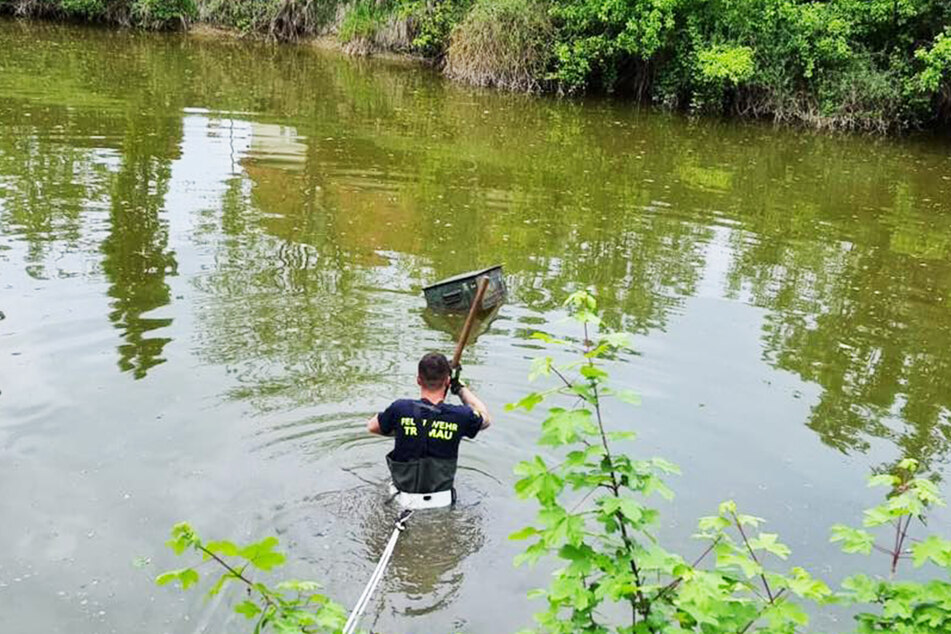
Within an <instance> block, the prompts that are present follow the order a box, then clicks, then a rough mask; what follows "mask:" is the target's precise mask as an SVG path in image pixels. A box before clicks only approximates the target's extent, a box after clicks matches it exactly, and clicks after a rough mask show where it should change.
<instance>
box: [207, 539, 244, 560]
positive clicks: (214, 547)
mask: <svg viewBox="0 0 951 634" xmlns="http://www.w3.org/2000/svg"><path fill="white" fill-rule="evenodd" d="M205 548H206V549H207V550H209V551H211V552H213V553H215V554H216V555H221V556H223V557H237V556H238V547H237V546H235V545H234V544H233V543H231V542H228V541H218V542H208V543H207V544H205Z"/></svg>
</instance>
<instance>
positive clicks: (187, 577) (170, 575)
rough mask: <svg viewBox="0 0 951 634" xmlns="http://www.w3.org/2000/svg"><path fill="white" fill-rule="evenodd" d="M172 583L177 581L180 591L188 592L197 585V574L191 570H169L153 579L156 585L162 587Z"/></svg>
mask: <svg viewBox="0 0 951 634" xmlns="http://www.w3.org/2000/svg"><path fill="white" fill-rule="evenodd" d="M173 581H178V582H179V583H180V584H181V586H182V590H188V588H190V587H191V586H193V585H195V584H196V583H198V573H197V572H195V571H194V570H192V569H191V568H181V569H180V570H169V571H168V572H163V573H162V574H160V575H159V576H158V577H156V578H155V583H156V585H160V586H164V585H167V584H169V583H171V582H173Z"/></svg>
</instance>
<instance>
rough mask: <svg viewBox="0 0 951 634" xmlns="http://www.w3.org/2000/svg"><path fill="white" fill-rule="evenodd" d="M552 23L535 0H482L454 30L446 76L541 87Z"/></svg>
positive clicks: (524, 88)
mask: <svg viewBox="0 0 951 634" xmlns="http://www.w3.org/2000/svg"><path fill="white" fill-rule="evenodd" d="M553 35H554V28H553V26H552V23H551V20H550V19H549V17H548V11H547V9H546V7H545V5H543V4H542V3H541V2H538V1H536V0H481V1H479V2H476V4H475V5H474V6H473V8H472V10H471V11H470V12H469V14H468V15H467V16H466V17H465V18H464V19H463V20H462V22H460V23H459V25H458V26H457V27H456V28H455V29H454V30H453V32H452V36H451V38H450V41H449V50H448V54H447V55H446V66H445V72H446V75H448V76H449V77H452V78H454V79H459V80H463V81H466V82H469V83H472V84H476V85H478V86H496V87H498V88H505V89H509V90H521V91H531V92H534V91H539V90H542V89H543V88H544V82H545V80H544V77H545V75H546V70H547V68H548V66H549V63H550V61H551V59H552V50H551V42H552V38H553Z"/></svg>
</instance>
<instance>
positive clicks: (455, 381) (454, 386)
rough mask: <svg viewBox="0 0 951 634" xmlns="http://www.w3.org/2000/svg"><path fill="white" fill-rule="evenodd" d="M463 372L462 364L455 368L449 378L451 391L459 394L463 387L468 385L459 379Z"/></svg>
mask: <svg viewBox="0 0 951 634" xmlns="http://www.w3.org/2000/svg"><path fill="white" fill-rule="evenodd" d="M461 373H462V366H461V365H457V366H456V369H455V370H453V372H452V376H450V378H449V391H450V392H452V393H453V394H455V395H456V396H459V392H461V391H462V388H464V387H465V386H466V384H465V383H463V382H462V381H461V380H459V375H460V374H461Z"/></svg>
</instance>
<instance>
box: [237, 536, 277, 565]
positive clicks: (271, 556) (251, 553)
mask: <svg viewBox="0 0 951 634" xmlns="http://www.w3.org/2000/svg"><path fill="white" fill-rule="evenodd" d="M277 543H278V542H277V538H276V537H265V538H264V539H262V540H261V541H259V542H257V543H254V544H249V545H247V546H245V547H244V548H242V549H241V550H239V551H238V555H239V556H241V557H244V558H245V559H247V560H248V563H250V564H251V565H252V566H254V567H255V568H257V569H259V570H265V571H266V570H271V569H272V568H274V567H276V566H280V565H281V564H283V563H284V561H285V559H286V558H285V557H284V554H283V553H279V552H275V551H274V548H275V547H276V546H277Z"/></svg>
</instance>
